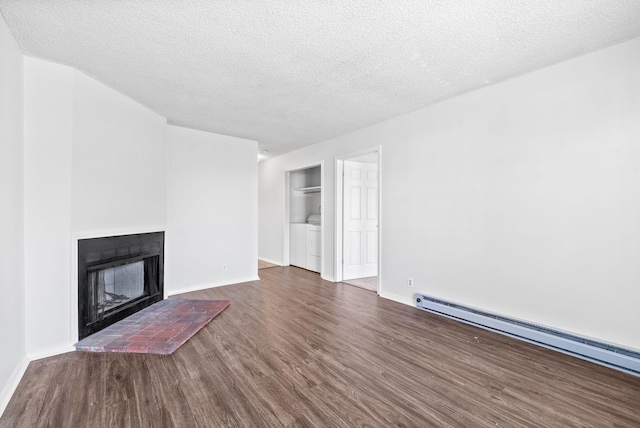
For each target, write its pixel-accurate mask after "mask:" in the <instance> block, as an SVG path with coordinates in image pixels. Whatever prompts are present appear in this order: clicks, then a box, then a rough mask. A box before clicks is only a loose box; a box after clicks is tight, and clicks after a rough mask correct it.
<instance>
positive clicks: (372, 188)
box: [342, 161, 378, 280]
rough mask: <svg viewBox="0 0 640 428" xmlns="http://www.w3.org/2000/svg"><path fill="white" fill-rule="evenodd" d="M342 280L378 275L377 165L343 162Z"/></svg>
mask: <svg viewBox="0 0 640 428" xmlns="http://www.w3.org/2000/svg"><path fill="white" fill-rule="evenodd" d="M343 207H344V219H343V220H344V221H343V230H344V237H343V242H344V249H343V258H344V261H343V272H342V279H343V280H348V279H354V278H365V277H369V276H376V275H377V273H378V269H377V261H378V165H377V164H369V163H362V162H354V161H344V203H343Z"/></svg>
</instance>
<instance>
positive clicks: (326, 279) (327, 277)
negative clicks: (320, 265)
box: [320, 275, 336, 282]
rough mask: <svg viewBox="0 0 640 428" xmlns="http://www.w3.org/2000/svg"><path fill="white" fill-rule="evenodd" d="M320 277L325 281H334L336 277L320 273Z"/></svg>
mask: <svg viewBox="0 0 640 428" xmlns="http://www.w3.org/2000/svg"><path fill="white" fill-rule="evenodd" d="M320 278H322V279H324V280H325V281H329V282H336V279H335V278H334V277H332V276H322V275H320Z"/></svg>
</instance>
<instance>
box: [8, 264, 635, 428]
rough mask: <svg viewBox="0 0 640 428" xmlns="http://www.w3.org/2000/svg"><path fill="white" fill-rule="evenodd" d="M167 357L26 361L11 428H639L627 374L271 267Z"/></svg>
mask: <svg viewBox="0 0 640 428" xmlns="http://www.w3.org/2000/svg"><path fill="white" fill-rule="evenodd" d="M260 277H261V278H262V279H261V281H257V282H251V283H246V284H239V285H233V286H227V287H219V288H214V289H210V290H205V291H200V292H195V293H189V294H185V295H183V297H189V298H196V299H229V300H231V306H229V307H228V308H227V309H226V310H225V311H224V312H223V313H222V314H220V315H219V316H218V317H217V318H215V319H214V320H213V321H212V322H211V323H210V324H209V325H207V326H206V327H205V328H204V329H203V330H201V331H200V332H199V333H198V334H196V336H194V337H193V338H192V339H191V340H189V341H188V342H187V343H186V344H185V345H183V346H182V347H181V348H179V349H178V350H177V351H176V352H175V353H174V354H173V355H170V356H158V355H140V354H138V355H136V354H92V353H79V352H74V353H69V354H65V355H60V356H57V357H52V358H47V359H43V360H39V361H36V362H33V363H31V364H30V365H29V368H28V369H27V372H26V374H25V376H24V378H23V380H22V382H21V383H20V385H19V387H18V389H17V391H16V393H15V395H14V396H13V398H12V400H11V402H10V403H9V405H8V407H7V409H6V411H5V413H4V415H3V416H2V418H1V419H0V426H2V427H5V426H21V427H36V426H37V427H41V426H53V427H116V426H117V427H127V426H135V427H196V426H201V427H218V426H221V427H224V426H243V427H270V426H274V427H281V426H282V427H305V426H317V427H332V426H341V427H356V426H370V427H371V426H373V427H391V426H398V427H414V426H415V427H493V428H495V427H519V426H531V427H607V426H616V427H639V426H640V378H637V377H634V376H631V375H627V374H623V373H620V372H617V371H614V370H611V369H607V368H604V367H601V366H598V365H595V364H592V363H588V362H585V361H582V360H579V359H575V358H572V357H569V356H566V355H563V354H560V353H557V352H553V351H550V350H547V349H543V348H539V347H536V346H534V345H530V344H527V343H524V342H519V341H517V340H514V339H511V338H507V337H504V336H500V335H498V334H494V333H490V332H487V331H484V330H480V329H477V328H474V327H471V326H468V325H465V324H461V323H457V322H455V321H451V320H449V319H446V318H442V317H438V316H436V315H431V314H429V313H426V312H422V311H419V310H418V309H415V308H411V307H408V306H405V305H401V304H398V303H395V302H391V301H388V300H385V299H381V298H379V297H377V296H376V294H374V293H371V292H369V291H366V290H362V289H360V288H356V287H352V286H349V285H345V284H333V283H330V282H325V281H322V280H321V279H320V278H319V276H318V275H317V274H313V273H311V272H308V271H305V270H302V269H297V268H282V267H274V268H269V269H263V270H261V271H260Z"/></svg>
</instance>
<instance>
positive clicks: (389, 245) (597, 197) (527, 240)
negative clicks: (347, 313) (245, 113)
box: [259, 39, 640, 349]
mask: <svg viewBox="0 0 640 428" xmlns="http://www.w3.org/2000/svg"><path fill="white" fill-rule="evenodd" d="M639 75H640V39H635V40H632V41H629V42H627V43H623V44H620V45H617V46H613V47H611V48H608V49H605V50H602V51H599V52H595V53H593V54H590V55H586V56H583V57H580V58H576V59H573V60H570V61H567V62H565V63H562V64H558V65H556V66H553V67H549V68H546V69H543V70H540V71H537V72H534V73H531V74H528V75H525V76H522V77H519V78H516V79H512V80H510V81H507V82H503V83H499V84H496V85H493V86H490V87H487V88H484V89H482V90H478V91H475V92H472V93H469V94H466V95H463V96H460V97H457V98H455V99H452V100H449V101H446V102H442V103H439V104H437V105H434V106H432V107H430V108H426V109H423V110H419V111H417V112H414V113H411V114H408V115H404V116H401V117H398V118H395V119H392V120H389V121H387V122H383V123H380V124H377V125H374V126H371V127H368V128H365V129H363V130H360V131H357V132H354V133H351V134H347V135H344V136H341V137H338V138H335V139H333V140H330V141H326V142H323V143H320V144H316V145H314V146H310V147H307V148H304V149H302V150H299V151H296V152H293V153H290V154H286V155H283V156H280V157H277V158H274V159H271V160H268V161H265V162H263V163H261V164H260V169H259V183H260V198H259V201H260V203H259V213H260V214H259V215H260V217H259V230H260V239H259V241H260V246H259V256H260V257H264V258H266V259H270V260H274V261H279V260H282V223H283V213H284V210H283V206H284V171H286V170H289V169H293V168H296V167H299V166H300V165H305V164H310V163H312V162H317V161H319V160H323V159H324V160H325V192H327V194H326V195H325V197H326V198H325V204H324V207H323V209H324V213H325V216H324V219H323V220H324V229H323V233H324V235H325V236H324V238H325V251H324V259H323V262H324V267H325V272H327V273H330V272H333V271H334V265H333V235H334V218H335V212H334V208H333V207H334V194H335V193H334V191H335V189H334V177H333V175H334V157H335V156H336V155H341V154H344V153H350V152H354V151H356V150H360V149H363V148H367V147H374V146H377V145H381V146H382V163H381V175H382V200H381V204H382V215H381V239H382V253H381V271H382V275H381V283H382V295H383V296H386V297H389V298H393V299H396V300H399V301H403V302H407V303H411V304H412V297H413V293H416V292H423V293H426V294H430V295H433V296H437V297H441V298H445V299H450V300H453V301H456V302H459V303H462V304H466V305H470V306H473V307H477V308H481V309H484V310H488V311H492V312H496V313H500V314H504V315H507V316H512V317H516V318H520V319H524V320H529V321H532V322H536V323H539V324H543V325H547V326H551V327H555V328H559V329H562V330H566V331H569V332H573V333H577V334H581V335H584V336H589V337H593V338H596V339H599V340H604V341H607V342H612V343H615V344H619V345H622V346H626V347H629V348H634V349H640V336H638V335H637V329H636V327H637V325H639V324H640V311H638V310H637V302H638V301H640V287H638V286H637V284H638V283H640V263H638V262H637V261H638V260H639V259H640V222H639V221H638V219H639V218H640V168H638V165H639V164H640V144H638V135H640V120H638V118H639V117H640V82H639V80H638V79H637V76H639ZM407 277H413V278H414V282H415V287H414V288H413V289H411V288H408V287H407V286H406V282H407Z"/></svg>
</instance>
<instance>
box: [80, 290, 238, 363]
mask: <svg viewBox="0 0 640 428" xmlns="http://www.w3.org/2000/svg"><path fill="white" fill-rule="evenodd" d="M229 303H230V302H229V301H228V300H187V299H181V298H176V299H166V300H163V301H161V302H158V303H155V304H153V305H151V306H149V307H148V308H144V309H143V310H141V311H140V312H136V313H135V314H133V315H131V316H130V317H127V318H125V319H123V320H122V321H118V322H117V323H115V324H112V325H110V326H109V327H107V328H105V329H104V330H100V331H99V332H97V333H94V334H92V335H91V336H89V337H85V338H84V339H82V340H81V341H80V342H78V343H76V345H75V346H76V350H78V351H85V352H131V353H138V354H163V355H167V354H171V353H173V351H175V350H176V349H178V348H179V347H180V346H181V345H182V344H184V343H185V342H186V341H187V340H189V339H190V338H191V336H193V335H194V334H196V333H197V332H198V331H199V330H200V329H201V328H202V327H204V326H205V325H207V324H208V323H209V321H211V320H212V319H213V318H214V317H215V316H216V315H218V314H219V313H220V312H222V311H223V310H224V309H225V308H226V307H227V306H229Z"/></svg>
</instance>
